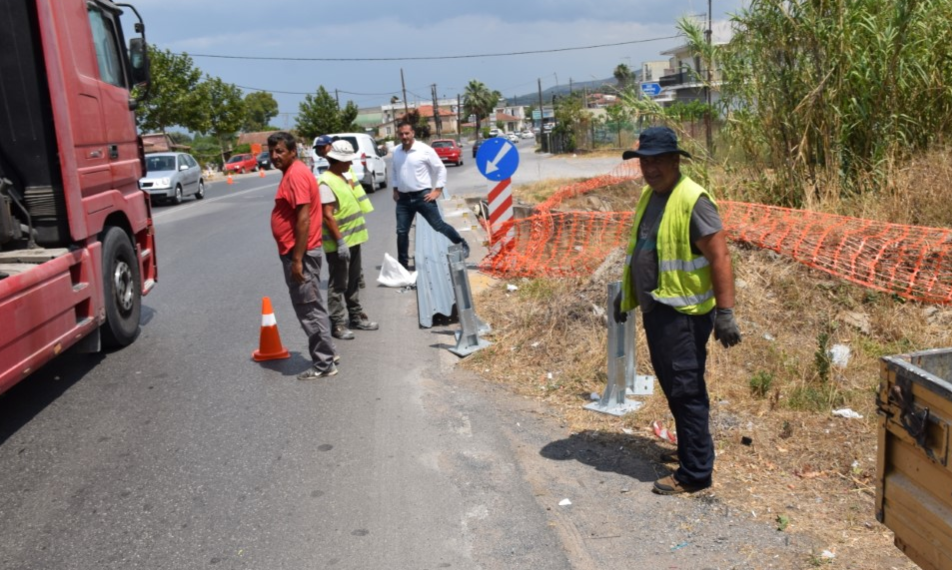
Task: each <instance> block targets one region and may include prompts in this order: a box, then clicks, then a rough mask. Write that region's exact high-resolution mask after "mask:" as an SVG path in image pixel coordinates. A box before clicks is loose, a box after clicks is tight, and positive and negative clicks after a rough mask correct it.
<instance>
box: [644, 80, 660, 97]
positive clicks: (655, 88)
mask: <svg viewBox="0 0 952 570" xmlns="http://www.w3.org/2000/svg"><path fill="white" fill-rule="evenodd" d="M641 92H642V93H644V94H645V95H647V96H649V97H657V96H658V95H659V94H660V93H661V84H660V83H642V84H641Z"/></svg>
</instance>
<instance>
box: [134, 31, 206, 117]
mask: <svg viewBox="0 0 952 570" xmlns="http://www.w3.org/2000/svg"><path fill="white" fill-rule="evenodd" d="M148 49H149V65H150V74H151V76H152V81H151V85H150V88H149V98H148V99H146V100H145V101H141V102H140V103H139V107H138V108H137V109H136V124H137V125H138V126H139V130H140V131H142V132H163V133H164V132H165V129H167V128H168V127H171V126H173V125H178V126H181V127H184V128H186V129H188V130H190V131H198V130H199V126H200V125H201V121H202V117H201V107H202V104H201V102H200V101H199V100H198V93H197V88H198V85H199V83H200V82H201V80H202V70H201V69H198V68H197V67H195V65H194V64H193V63H192V58H190V57H189V56H188V55H187V54H182V55H177V54H174V53H172V52H171V51H169V50H165V51H160V50H159V49H158V48H156V47H155V46H152V45H150V46H149V47H148Z"/></svg>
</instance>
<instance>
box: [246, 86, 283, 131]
mask: <svg viewBox="0 0 952 570" xmlns="http://www.w3.org/2000/svg"><path fill="white" fill-rule="evenodd" d="M245 110H246V112H247V117H246V119H245V124H244V125H243V127H242V130H244V132H246V133H254V132H258V131H264V130H267V128H268V123H270V122H271V119H273V118H275V117H277V116H278V102H277V101H275V100H274V96H273V95H272V94H271V93H268V92H267V91H256V92H254V93H249V94H247V95H245Z"/></svg>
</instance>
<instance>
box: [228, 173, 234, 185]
mask: <svg viewBox="0 0 952 570" xmlns="http://www.w3.org/2000/svg"><path fill="white" fill-rule="evenodd" d="M228 183H229V184H234V183H235V181H234V180H232V178H231V174H229V175H228Z"/></svg>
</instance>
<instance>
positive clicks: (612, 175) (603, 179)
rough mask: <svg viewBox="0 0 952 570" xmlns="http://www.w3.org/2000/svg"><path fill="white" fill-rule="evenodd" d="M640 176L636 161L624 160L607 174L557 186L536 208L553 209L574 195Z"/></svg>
mask: <svg viewBox="0 0 952 570" xmlns="http://www.w3.org/2000/svg"><path fill="white" fill-rule="evenodd" d="M640 177H641V166H640V165H639V164H638V161H637V160H626V161H624V162H622V163H621V164H619V165H618V166H616V167H615V168H613V169H612V170H611V172H609V173H608V174H605V175H603V176H596V177H595V178H590V179H588V180H586V181H584V182H578V183H576V184H570V185H568V186H565V187H563V188H559V189H558V190H557V191H556V192H555V194H553V195H552V196H549V199H548V200H546V201H545V202H542V203H541V204H539V205H538V206H536V209H537V210H539V211H549V210H555V209H557V208H558V207H559V206H561V205H562V202H564V201H565V200H568V199H569V198H574V197H575V196H579V195H581V194H585V193H588V192H591V191H592V190H597V189H598V188H603V187H605V186H611V185H612V184H618V183H620V182H624V181H626V180H632V179H634V178H640Z"/></svg>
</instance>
